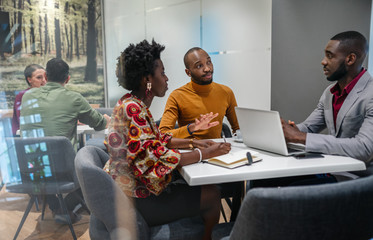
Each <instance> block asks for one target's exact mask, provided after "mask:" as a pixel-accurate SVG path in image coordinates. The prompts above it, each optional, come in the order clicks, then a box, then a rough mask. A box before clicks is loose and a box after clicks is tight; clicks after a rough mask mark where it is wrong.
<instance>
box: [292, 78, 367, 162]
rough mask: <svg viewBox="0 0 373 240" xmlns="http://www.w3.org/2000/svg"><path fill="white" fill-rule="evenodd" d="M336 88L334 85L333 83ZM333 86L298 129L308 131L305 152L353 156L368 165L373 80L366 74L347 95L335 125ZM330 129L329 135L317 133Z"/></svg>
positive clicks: (325, 92)
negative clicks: (331, 90)
mask: <svg viewBox="0 0 373 240" xmlns="http://www.w3.org/2000/svg"><path fill="white" fill-rule="evenodd" d="M333 85H334V84H333ZM333 85H330V86H329V87H327V88H326V89H325V91H324V93H323V94H322V96H321V98H320V100H319V103H318V105H317V108H316V109H315V110H314V111H313V112H312V113H311V115H310V116H309V117H308V118H307V119H306V120H305V121H304V122H302V123H300V124H298V125H297V126H298V128H299V130H301V131H302V132H307V133H308V134H307V138H306V150H307V151H315V152H322V153H326V154H335V155H343V156H350V157H353V158H356V159H360V160H362V161H364V162H366V163H368V162H370V161H371V160H372V158H373V78H372V76H371V75H370V74H369V73H368V72H365V73H364V74H363V76H361V78H360V79H359V81H358V82H357V83H356V85H355V87H354V88H353V89H352V91H351V92H350V93H349V94H348V96H347V98H346V99H345V101H344V103H343V105H342V107H341V109H340V110H339V113H338V115H337V121H336V127H334V122H333V106H332V100H333V95H332V94H331V92H330V88H332V87H333ZM325 128H327V130H328V134H318V133H320V132H321V131H322V130H324V129H325Z"/></svg>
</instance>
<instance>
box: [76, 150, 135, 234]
mask: <svg viewBox="0 0 373 240" xmlns="http://www.w3.org/2000/svg"><path fill="white" fill-rule="evenodd" d="M108 159H109V155H108V154H107V153H105V152H104V151H103V150H101V149H99V148H97V147H94V146H86V147H84V148H82V149H80V150H79V152H78V153H77V156H76V159H75V165H76V173H77V176H78V179H79V182H80V184H81V188H82V192H83V196H84V198H85V199H86V204H87V206H88V208H89V210H90V211H91V217H90V227H89V233H90V237H91V239H92V240H95V239H136V235H135V232H136V212H135V210H134V208H133V207H132V204H131V202H130V201H129V199H128V197H127V196H126V195H125V194H124V193H123V191H122V190H121V189H120V188H119V186H117V184H116V183H115V182H114V181H113V179H112V178H111V177H110V175H109V174H107V173H106V172H105V171H104V170H103V169H102V168H103V167H104V165H105V163H106V161H107V160H108ZM122 234H124V236H123V235H122Z"/></svg>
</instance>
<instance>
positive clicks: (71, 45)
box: [69, 23, 74, 61]
mask: <svg viewBox="0 0 373 240" xmlns="http://www.w3.org/2000/svg"><path fill="white" fill-rule="evenodd" d="M73 40H74V39H73V25H72V24H71V23H70V44H69V45H70V47H69V48H70V58H69V61H72V60H73V47H74V41H73Z"/></svg>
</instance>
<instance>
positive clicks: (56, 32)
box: [54, 0, 62, 58]
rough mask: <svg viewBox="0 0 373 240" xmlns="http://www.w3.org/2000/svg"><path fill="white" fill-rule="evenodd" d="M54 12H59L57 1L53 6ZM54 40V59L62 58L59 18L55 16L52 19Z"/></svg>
mask: <svg viewBox="0 0 373 240" xmlns="http://www.w3.org/2000/svg"><path fill="white" fill-rule="evenodd" d="M54 7H55V9H56V12H57V13H58V12H59V8H60V5H59V2H58V0H57V1H56V2H55V5H54ZM54 38H55V43H56V58H62V55H61V30H60V16H59V14H57V16H56V17H54Z"/></svg>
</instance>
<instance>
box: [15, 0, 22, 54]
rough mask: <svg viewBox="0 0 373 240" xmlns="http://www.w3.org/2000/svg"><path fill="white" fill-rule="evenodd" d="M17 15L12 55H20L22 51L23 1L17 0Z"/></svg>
mask: <svg viewBox="0 0 373 240" xmlns="http://www.w3.org/2000/svg"><path fill="white" fill-rule="evenodd" d="M18 9H19V11H18V14H17V24H18V25H17V30H16V33H15V37H14V38H15V40H14V53H21V51H22V42H23V38H22V16H23V13H22V10H23V0H18Z"/></svg>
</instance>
